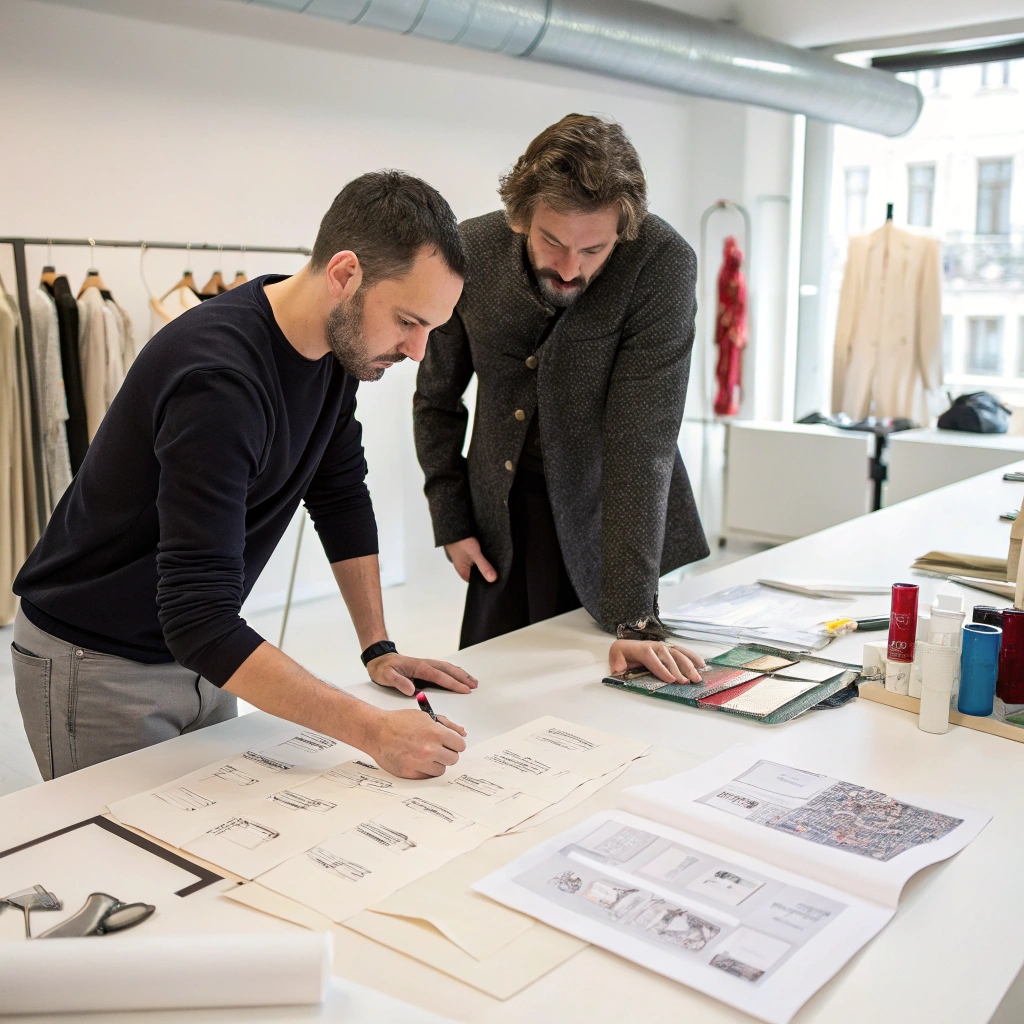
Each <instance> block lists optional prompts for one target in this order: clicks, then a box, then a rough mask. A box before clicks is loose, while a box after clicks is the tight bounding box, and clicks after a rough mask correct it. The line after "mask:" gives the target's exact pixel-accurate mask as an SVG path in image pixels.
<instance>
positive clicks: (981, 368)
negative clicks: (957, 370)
mask: <svg viewBox="0 0 1024 1024" xmlns="http://www.w3.org/2000/svg"><path fill="white" fill-rule="evenodd" d="M967 335H968V336H967V372H968V373H970V374H974V375H976V376H979V377H998V376H1000V375H1001V374H1002V372H1003V321H1002V318H1001V317H997V316H972V317H969V318H968V320H967Z"/></svg>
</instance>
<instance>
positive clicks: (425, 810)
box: [402, 796, 475, 829]
mask: <svg viewBox="0 0 1024 1024" xmlns="http://www.w3.org/2000/svg"><path fill="white" fill-rule="evenodd" d="M402 803H403V804H404V805H405V806H406V807H408V808H409V810H410V811H415V812H416V813H417V814H425V815H427V817H429V818H432V819H433V820H434V821H441V822H444V824H445V825H452V826H454V827H455V828H456V829H464V828H469V826H470V825H473V824H475V822H473V821H471V820H470V819H469V818H467V817H466V816H465V815H462V814H457V813H456V812H455V811H451V810H449V809H448V808H447V807H442V806H441V805H440V804H435V803H432V802H431V801H430V800H424V799H423V798H422V797H418V796H414V797H410V798H409V799H408V800H403V801H402Z"/></svg>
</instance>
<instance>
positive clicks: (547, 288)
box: [526, 235, 614, 309]
mask: <svg viewBox="0 0 1024 1024" xmlns="http://www.w3.org/2000/svg"><path fill="white" fill-rule="evenodd" d="M613 251H614V247H613ZM526 253H527V256H528V257H529V260H530V269H531V270H532V271H533V276H534V277H535V278H536V279H537V290H538V291H539V292H540V293H541V295H542V296H543V297H544V299H545V301H547V302H549V303H550V304H551V305H552V306H554V307H556V308H557V309H568V308H569V307H570V306H572V305H574V304H575V303H576V302H577V301H578V300H579V297H580V296H581V295H582V294H583V293H584V292H585V291H586V290H587V287H588V286H589V284H590V282H591V281H593V280H594V278H595V277H597V275H598V274H600V273H601V271H602V270H604V267H605V263H607V262H608V260H607V259H606V260H605V262H604V263H602V264H601V266H600V267H598V268H597V270H595V271H594V273H593V274H591V275H590V277H589V278H586V277H584V276H583V275H582V274H580V276H579V277H574V278H573V279H572V281H564V282H563V284H572V285H574V286H575V287H574V288H573V290H572V291H571V292H567V291H563V290H561V289H559V288H556V287H555V286H554V285H553V284H550V283H549V282H552V281H562V275H561V274H559V273H558V271H557V270H549V269H548V268H546V267H538V266H537V260H536V259H535V258H534V255H533V247H532V246H531V245H530V237H529V235H527V237H526ZM609 256H611V253H609Z"/></svg>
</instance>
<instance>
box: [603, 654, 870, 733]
mask: <svg viewBox="0 0 1024 1024" xmlns="http://www.w3.org/2000/svg"><path fill="white" fill-rule="evenodd" d="M754 666H758V667H759V668H761V670H760V671H759V670H758V669H757V668H754ZM768 666H771V669H770V670H765V669H767V668H768ZM803 666H806V667H803ZM830 670H831V671H830ZM801 676H806V677H810V678H803V679H801V678H800V677H801ZM858 676H859V673H858V672H857V671H856V670H853V669H844V668H842V667H841V666H839V665H827V664H826V663H824V662H811V661H799V662H794V661H793V660H792V658H790V657H788V656H787V652H783V651H777V650H774V649H773V648H770V647H764V646H761V645H759V644H751V645H744V646H742V647H734V648H732V649H731V650H729V651H726V652H724V653H723V654H720V655H717V656H716V657H714V658H712V659H710V662H709V664H708V666H707V668H706V669H704V671H703V672H702V673H701V681H700V682H699V683H666V682H664V681H662V680H661V679H658V678H657V677H656V676H654V675H652V674H651V673H650V672H648V671H647V670H646V669H629V670H628V671H626V672H620V673H618V674H616V675H613V676H606V677H605V678H604V679H603V680H602V682H603V683H604V684H605V685H606V686H612V687H615V688H616V689H620V690H629V691H630V692H632V693H641V694H644V695H646V696H649V697H657V698H659V699H660V700H670V701H675V702H676V703H678V704H687V705H689V706H690V707H695V708H701V709H702V710H707V711H723V712H725V713H726V714H731V715H743V716H744V717H745V718H752V719H754V720H755V721H758V722H763V723H765V724H766V725H778V724H779V723H781V722H788V721H790V720H791V719H793V718H796V717H797V716H798V715H802V714H803V713H804V712H805V711H810V710H811V709H812V708H814V707H817V706H818V705H821V704H822V703H823V702H828V703H825V704H824V706H825V707H838V706H840V705H841V704H842V703H845V701H835V700H832V699H831V698H834V697H835V696H836V695H837V694H840V693H841V692H842V691H845V690H848V689H850V688H851V687H853V689H854V690H855V689H856V680H857V678H858Z"/></svg>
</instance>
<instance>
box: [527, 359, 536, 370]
mask: <svg viewBox="0 0 1024 1024" xmlns="http://www.w3.org/2000/svg"><path fill="white" fill-rule="evenodd" d="M538 362H539V360H538V359H537V357H536V356H527V357H526V367H527V369H529V370H536V369H537V363H538Z"/></svg>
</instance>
